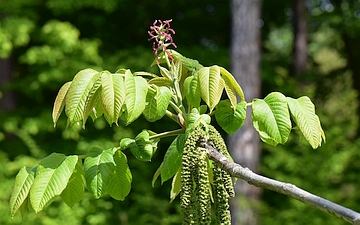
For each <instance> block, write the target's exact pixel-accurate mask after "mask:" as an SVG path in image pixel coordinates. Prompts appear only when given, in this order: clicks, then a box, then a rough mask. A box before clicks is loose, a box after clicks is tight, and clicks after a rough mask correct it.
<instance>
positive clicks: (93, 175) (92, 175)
mask: <svg viewBox="0 0 360 225" xmlns="http://www.w3.org/2000/svg"><path fill="white" fill-rule="evenodd" d="M114 168H115V162H114V157H113V149H107V150H102V149H100V148H96V147H94V148H91V149H90V150H89V152H88V153H87V154H86V158H85V161H84V171H85V180H86V185H87V188H88V189H89V191H90V193H91V194H92V195H93V196H94V197H95V198H100V197H101V196H102V195H103V194H105V193H106V191H107V188H108V186H109V183H110V181H111V175H112V174H113V172H114Z"/></svg>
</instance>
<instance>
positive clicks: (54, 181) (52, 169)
mask: <svg viewBox="0 0 360 225" xmlns="http://www.w3.org/2000/svg"><path fill="white" fill-rule="evenodd" d="M77 161H78V157H77V156H65V155H63V154H59V153H52V154H51V155H49V156H48V157H46V158H44V159H43V160H41V162H40V163H39V165H38V168H37V171H36V176H35V179H34V183H33V185H32V187H31V189H30V202H31V205H32V207H33V209H34V210H35V212H39V211H41V210H43V209H44V208H45V207H46V206H48V205H49V204H50V203H51V202H52V201H53V200H54V198H55V197H56V196H58V195H60V194H61V192H62V191H63V190H64V189H65V188H66V185H67V183H68V181H69V179H70V177H71V175H72V173H73V171H74V169H75V166H76V163H77Z"/></svg>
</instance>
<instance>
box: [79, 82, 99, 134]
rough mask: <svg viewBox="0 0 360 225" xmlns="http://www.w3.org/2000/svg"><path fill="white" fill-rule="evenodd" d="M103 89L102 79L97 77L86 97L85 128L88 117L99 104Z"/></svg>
mask: <svg viewBox="0 0 360 225" xmlns="http://www.w3.org/2000/svg"><path fill="white" fill-rule="evenodd" d="M101 90H102V89H101V79H97V80H96V82H95V83H94V85H93V86H92V87H91V89H90V91H89V95H88V97H87V99H86V103H85V107H84V113H83V128H85V123H86V120H87V118H88V117H89V116H90V115H91V114H92V113H94V109H96V107H97V106H98V102H99V98H100V93H101Z"/></svg>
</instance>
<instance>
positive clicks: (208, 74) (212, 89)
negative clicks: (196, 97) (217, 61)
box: [198, 66, 224, 112]
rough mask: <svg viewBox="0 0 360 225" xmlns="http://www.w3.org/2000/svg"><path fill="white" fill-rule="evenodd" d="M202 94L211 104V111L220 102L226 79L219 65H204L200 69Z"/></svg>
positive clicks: (207, 102) (208, 103)
mask: <svg viewBox="0 0 360 225" xmlns="http://www.w3.org/2000/svg"><path fill="white" fill-rule="evenodd" d="M198 74H199V82H200V95H201V98H202V99H203V100H204V102H205V103H206V104H207V105H208V106H209V109H210V112H212V110H213V109H214V108H215V106H216V105H217V104H218V103H219V101H220V98H221V95H222V92H223V90H224V80H223V79H222V78H221V75H220V68H219V67H218V66H211V67H203V68H201V69H200V70H199V72H198Z"/></svg>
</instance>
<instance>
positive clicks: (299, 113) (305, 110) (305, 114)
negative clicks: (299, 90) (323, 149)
mask: <svg viewBox="0 0 360 225" xmlns="http://www.w3.org/2000/svg"><path fill="white" fill-rule="evenodd" d="M287 102H288V105H289V109H290V113H291V117H292V119H293V120H294V122H295V123H296V124H297V126H298V127H299V129H300V131H301V133H302V134H303V135H304V137H305V139H306V140H307V141H308V142H309V143H310V145H311V147H313V148H314V149H315V148H317V147H319V146H321V141H322V140H324V141H325V134H324V131H323V130H322V128H321V124H320V119H319V117H318V116H317V115H316V114H315V106H314V104H313V103H312V102H311V100H310V98H309V97H307V96H303V97H300V98H298V99H293V98H290V97H287Z"/></svg>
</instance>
